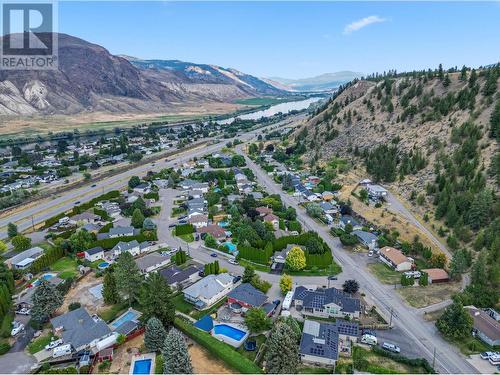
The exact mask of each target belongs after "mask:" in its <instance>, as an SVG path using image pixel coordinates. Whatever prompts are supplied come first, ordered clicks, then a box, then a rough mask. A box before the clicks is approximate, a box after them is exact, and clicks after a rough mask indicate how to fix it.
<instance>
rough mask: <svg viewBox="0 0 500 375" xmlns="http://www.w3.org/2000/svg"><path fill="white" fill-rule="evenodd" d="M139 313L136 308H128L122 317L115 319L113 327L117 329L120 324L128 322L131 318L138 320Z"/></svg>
mask: <svg viewBox="0 0 500 375" xmlns="http://www.w3.org/2000/svg"><path fill="white" fill-rule="evenodd" d="M139 315H140V313H139V312H137V311H135V310H128V311H127V312H125V313H123V314H122V315H120V317H118V318H116V320H114V321H113V322H112V323H111V324H110V326H111V327H112V329H117V328H118V327H119V326H121V325H122V324H123V323H125V322H128V321H129V320H137V318H138V317H139Z"/></svg>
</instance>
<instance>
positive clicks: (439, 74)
mask: <svg viewBox="0 0 500 375" xmlns="http://www.w3.org/2000/svg"><path fill="white" fill-rule="evenodd" d="M438 78H439V79H440V80H441V81H442V80H443V78H444V73H443V64H439V67H438Z"/></svg>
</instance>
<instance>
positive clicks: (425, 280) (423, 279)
mask: <svg viewBox="0 0 500 375" xmlns="http://www.w3.org/2000/svg"><path fill="white" fill-rule="evenodd" d="M418 285H420V286H427V285H429V275H428V274H427V272H421V274H420V278H419V279H418Z"/></svg>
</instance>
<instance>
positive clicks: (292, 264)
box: [285, 246, 306, 271]
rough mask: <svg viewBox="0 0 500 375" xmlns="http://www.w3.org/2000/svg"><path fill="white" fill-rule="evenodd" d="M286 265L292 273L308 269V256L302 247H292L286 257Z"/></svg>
mask: <svg viewBox="0 0 500 375" xmlns="http://www.w3.org/2000/svg"><path fill="white" fill-rule="evenodd" d="M285 263H286V265H287V267H288V268H290V269H291V270H292V271H300V270H302V269H304V268H306V256H305V254H304V250H302V249H301V248H300V247H298V246H295V247H292V249H291V250H290V252H289V253H288V255H287V256H286V259H285Z"/></svg>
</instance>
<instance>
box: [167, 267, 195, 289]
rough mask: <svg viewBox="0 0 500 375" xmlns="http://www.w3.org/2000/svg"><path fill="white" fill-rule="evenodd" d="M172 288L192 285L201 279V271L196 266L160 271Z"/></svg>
mask: <svg viewBox="0 0 500 375" xmlns="http://www.w3.org/2000/svg"><path fill="white" fill-rule="evenodd" d="M158 272H159V274H160V275H161V276H162V277H163V278H164V279H165V281H166V282H167V284H168V285H169V286H170V287H172V288H179V289H180V288H182V287H184V286H186V285H190V284H192V283H194V282H195V281H197V280H199V279H200V278H201V276H200V270H199V269H198V268H196V267H194V266H190V267H187V268H185V269H180V268H178V267H175V266H174V267H169V268H164V269H162V270H160V271H158Z"/></svg>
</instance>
